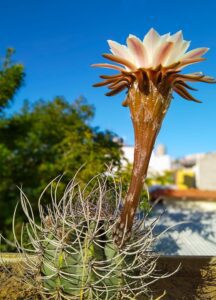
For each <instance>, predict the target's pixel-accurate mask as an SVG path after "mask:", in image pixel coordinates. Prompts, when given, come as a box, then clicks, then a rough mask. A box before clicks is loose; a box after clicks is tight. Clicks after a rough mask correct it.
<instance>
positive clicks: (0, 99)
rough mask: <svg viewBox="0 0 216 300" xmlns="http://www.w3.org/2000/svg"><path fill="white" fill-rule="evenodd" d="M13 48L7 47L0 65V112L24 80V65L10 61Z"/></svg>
mask: <svg viewBox="0 0 216 300" xmlns="http://www.w3.org/2000/svg"><path fill="white" fill-rule="evenodd" d="M14 52H15V51H14V49H12V48H8V49H7V52H6V56H5V58H4V59H3V62H2V65H1V66H0V112H1V111H2V109H3V108H5V107H7V105H8V103H9V101H10V100H12V99H13V97H14V95H15V94H16V92H17V90H18V89H19V88H20V87H21V86H22V84H23V81H24V76H25V74H24V67H23V65H21V64H15V63H14V62H13V61H12V55H13V54H14Z"/></svg>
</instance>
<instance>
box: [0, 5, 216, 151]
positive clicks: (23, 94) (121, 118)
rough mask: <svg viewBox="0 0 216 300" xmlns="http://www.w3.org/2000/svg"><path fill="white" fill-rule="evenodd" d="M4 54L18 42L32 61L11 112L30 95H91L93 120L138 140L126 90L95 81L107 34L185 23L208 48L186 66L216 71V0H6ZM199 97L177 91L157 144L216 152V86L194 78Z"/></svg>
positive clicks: (22, 57) (0, 49) (1, 32)
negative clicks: (110, 93) (109, 92)
mask: <svg viewBox="0 0 216 300" xmlns="http://www.w3.org/2000/svg"><path fill="white" fill-rule="evenodd" d="M0 5H1V6H0V54H1V56H3V55H4V52H5V49H6V48H7V47H14V48H15V49H16V55H15V60H16V61H18V62H21V63H23V64H24V65H25V70H26V75H27V76H26V80H25V86H24V87H22V89H21V90H20V91H19V92H18V94H17V95H16V97H15V99H14V102H13V104H12V106H11V108H10V109H9V113H12V112H14V111H18V110H19V109H20V107H21V106H22V104H23V100H24V99H29V100H30V102H34V101H36V100H38V99H41V98H42V99H45V100H51V99H53V97H54V96H57V95H59V96H65V97H66V99H67V100H68V101H73V100H74V99H76V98H77V97H79V96H80V95H82V96H84V97H85V98H86V99H87V100H88V102H89V103H90V104H93V105H94V106H95V108H96V115H95V118H94V120H93V122H92V125H93V126H99V127H100V128H101V129H109V130H111V131H114V132H115V133H117V134H118V135H120V136H121V137H123V138H124V140H125V143H126V144H129V145H133V129H132V125H131V121H130V117H129V110H128V108H124V107H122V106H121V102H122V101H123V100H124V97H125V95H124V93H121V94H118V95H117V96H114V97H110V98H109V97H106V96H104V93H105V92H106V88H97V89H96V88H93V87H92V84H93V83H95V82H98V81H99V80H98V76H99V75H100V74H101V73H102V72H103V73H104V74H106V73H108V72H107V71H106V70H103V71H102V69H94V68H91V67H90V65H91V64H92V63H97V62H104V61H105V60H104V59H103V58H102V57H101V54H102V53H104V52H109V47H108V45H107V42H106V41H107V40H108V39H112V40H116V41H118V42H120V43H125V40H126V38H127V36H128V34H129V33H132V34H135V35H137V36H138V37H140V38H143V36H144V35H145V33H146V32H147V31H148V30H149V29H150V28H151V27H154V28H155V29H156V30H157V31H158V32H159V33H160V34H164V33H167V32H171V33H175V32H176V31H178V30H180V29H182V30H183V33H184V38H185V39H186V40H191V41H192V44H191V48H190V49H192V48H196V47H209V48H211V49H210V51H209V52H208V53H207V55H206V57H207V61H205V62H202V63H199V64H195V65H193V66H190V67H188V68H187V70H186V69H185V72H186V71H188V72H191V71H203V72H204V73H206V74H208V75H212V76H215V77H216V16H215V11H216V1H213V0H205V1H203V0H181V1H175V0H164V1H161V0H154V1H146V0H139V1H138V0H132V1H131V0H109V1H103V0H89V1H87V0H85V1H82V0H80V1H75V0H61V1H60V0H45V1H44V0H30V1H29V0H1V2H0ZM195 87H197V88H198V89H199V91H198V92H195V95H196V98H198V99H201V100H203V103H202V104H196V103H194V102H189V101H185V100H183V99H181V98H180V97H179V96H177V95H176V94H175V95H174V99H173V101H172V105H171V108H170V110H169V112H168V114H167V116H166V119H165V121H164V124H163V127H162V129H161V132H160V134H159V136H158V139H157V143H163V144H165V145H166V146H167V148H168V152H169V154H171V155H172V156H173V157H180V156H183V155H185V154H191V153H198V152H212V151H216V121H215V119H216V85H210V84H204V83H203V84H195Z"/></svg>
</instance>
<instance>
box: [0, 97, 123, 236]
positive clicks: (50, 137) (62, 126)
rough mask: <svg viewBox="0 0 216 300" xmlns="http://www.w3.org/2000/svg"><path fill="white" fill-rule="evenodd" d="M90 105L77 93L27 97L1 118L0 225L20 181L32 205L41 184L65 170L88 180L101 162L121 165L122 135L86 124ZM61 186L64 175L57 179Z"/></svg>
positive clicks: (5, 219)
mask: <svg viewBox="0 0 216 300" xmlns="http://www.w3.org/2000/svg"><path fill="white" fill-rule="evenodd" d="M93 116H94V108H93V107H92V106H90V105H88V104H87V102H86V101H85V100H84V99H82V98H79V99H78V100H76V101H75V102H74V103H72V104H70V103H68V102H67V101H66V100H65V99H64V98H62V97H56V98H55V99H54V100H53V101H50V102H45V101H42V100H41V101H38V102H37V103H36V104H34V105H33V106H32V107H31V106H30V105H29V103H28V102H26V103H25V104H24V106H23V108H22V110H21V111H20V112H19V113H15V114H13V115H11V116H9V117H6V116H3V117H2V118H1V119H0V174H1V180H0V228H2V229H4V231H5V230H6V229H7V228H8V230H11V216H12V214H13V210H14V207H15V204H16V202H17V201H18V199H19V191H18V188H17V186H22V188H23V190H24V192H25V193H26V194H27V195H29V196H30V198H31V199H35V200H33V201H34V203H35V204H34V203H32V204H33V207H34V205H35V206H36V203H37V199H38V197H39V195H40V193H41V192H42V190H43V189H44V188H45V186H46V185H47V184H48V183H49V182H50V181H51V180H52V179H54V178H55V177H56V176H57V175H61V174H63V173H65V174H66V175H65V182H67V181H68V179H69V178H72V177H73V176H74V173H75V172H76V171H77V170H78V169H79V168H80V167H81V166H82V165H83V164H85V165H84V166H83V168H82V169H81V170H80V172H79V173H78V175H77V176H78V179H79V180H80V182H87V181H88V180H90V179H91V178H92V177H93V176H95V175H96V174H97V173H101V172H104V171H105V169H106V164H108V165H109V164H110V163H111V162H112V163H113V166H114V167H116V168H118V167H119V166H120V158H121V146H122V145H121V141H120V140H118V138H117V136H116V135H115V134H113V133H112V132H110V131H104V132H103V131H99V129H98V128H93V127H91V126H90V121H91V119H92V118H93ZM61 185H62V189H63V188H64V179H63V181H62V183H61Z"/></svg>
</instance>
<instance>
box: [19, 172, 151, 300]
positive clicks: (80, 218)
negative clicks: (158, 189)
mask: <svg viewBox="0 0 216 300" xmlns="http://www.w3.org/2000/svg"><path fill="white" fill-rule="evenodd" d="M109 177H110V175H109ZM75 181H76V180H75V179H74V180H72V181H71V182H70V183H69V185H68V186H67V187H66V189H65V191H64V194H63V196H62V197H60V199H58V196H57V195H58V186H59V183H60V180H58V181H57V182H56V181H52V182H51V183H50V184H49V185H48V186H47V188H46V191H47V190H51V193H50V194H51V202H50V205H43V204H42V199H43V196H44V193H45V192H46V191H44V192H43V193H42V195H41V197H40V199H39V202H38V208H39V215H40V223H39V224H38V223H37V222H36V221H35V217H34V214H33V210H32V208H31V204H30V202H29V200H28V199H27V197H26V196H25V194H24V193H23V192H22V190H20V192H21V206H22V209H23V211H24V213H25V215H26V217H27V219H28V223H27V224H26V225H25V226H24V227H23V230H22V237H21V242H18V238H17V237H16V233H15V229H14V237H15V242H16V245H17V247H18V250H19V251H20V252H22V253H24V255H25V256H26V260H25V267H24V268H25V274H26V275H25V281H27V282H28V284H29V283H31V285H32V287H33V288H34V290H35V295H40V296H39V297H41V298H42V299H79V300H87V299H88V300H97V299H100V300H105V299H113V300H114V299H115V300H116V299H137V297H138V296H139V295H148V299H151V297H150V295H149V294H148V292H149V290H148V286H149V285H150V284H151V283H152V282H154V281H155V280H157V278H156V277H154V276H153V273H154V270H155V267H156V257H155V255H153V254H152V251H151V249H152V240H153V236H152V226H153V225H150V226H149V227H147V226H146V225H144V221H139V220H136V222H135V224H134V227H133V231H132V236H131V239H130V241H128V242H127V243H126V244H124V245H122V247H121V245H120V246H119V245H118V246H117V245H116V244H115V243H114V241H113V237H112V234H113V228H115V225H116V222H117V215H118V213H119V207H120V205H121V193H120V190H121V189H118V188H117V187H116V186H115V182H114V181H113V184H112V186H110V183H109V185H108V184H107V177H104V176H102V175H101V176H99V177H95V179H93V180H92V182H93V181H95V183H97V184H94V188H93V189H92V190H91V192H88V190H89V185H87V186H86V187H84V188H83V189H81V188H80V186H79V185H78V184H77V183H76V182H75ZM92 182H91V184H92ZM111 199H112V200H111ZM113 203H114V204H113ZM15 218H16V210H15V213H14V222H13V223H14V225H13V227H14V228H15ZM25 232H26V233H27V235H28V239H29V241H30V243H29V246H26V245H25V244H24V242H23V240H24V238H23V236H24V233H25ZM124 234H126V231H125V232H124ZM124 234H123V236H122V241H123V240H124ZM32 254H33V255H32ZM39 299H40V298H39ZM142 299H143V298H142Z"/></svg>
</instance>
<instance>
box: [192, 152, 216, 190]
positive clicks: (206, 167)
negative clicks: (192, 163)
mask: <svg viewBox="0 0 216 300" xmlns="http://www.w3.org/2000/svg"><path fill="white" fill-rule="evenodd" d="M196 186H197V188H198V189H202V190H212V191H213V190H216V153H207V154H205V155H204V156H203V157H201V158H199V159H198V160H197V164H196Z"/></svg>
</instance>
